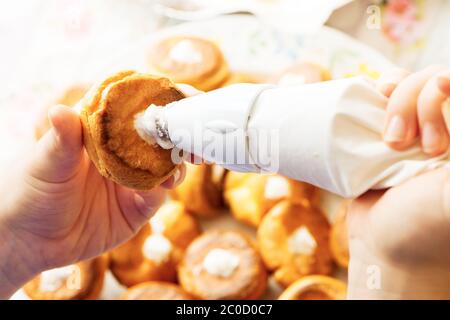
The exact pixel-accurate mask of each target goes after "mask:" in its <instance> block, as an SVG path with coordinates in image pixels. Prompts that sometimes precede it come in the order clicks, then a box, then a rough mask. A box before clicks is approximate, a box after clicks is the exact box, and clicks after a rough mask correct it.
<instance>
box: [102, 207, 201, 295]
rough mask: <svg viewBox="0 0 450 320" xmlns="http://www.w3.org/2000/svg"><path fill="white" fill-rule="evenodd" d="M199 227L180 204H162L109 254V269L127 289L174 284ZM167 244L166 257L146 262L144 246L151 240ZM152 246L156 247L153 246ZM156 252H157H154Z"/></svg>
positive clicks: (150, 259)
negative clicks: (146, 222)
mask: <svg viewBox="0 0 450 320" xmlns="http://www.w3.org/2000/svg"><path fill="white" fill-rule="evenodd" d="M200 232H201V231H200V226H199V225H198V223H197V221H196V220H195V219H194V218H193V217H192V216H191V215H189V214H188V213H187V212H186V210H185V208H184V206H183V205H182V204H181V203H179V202H175V201H173V202H170V203H166V204H164V205H163V206H162V207H161V208H160V209H159V210H158V211H157V212H156V214H155V215H154V216H153V217H152V219H151V220H150V223H149V224H146V225H145V226H144V227H143V228H142V229H141V230H140V231H139V232H138V234H137V235H136V236H134V237H133V238H132V239H131V240H129V241H128V242H126V243H124V244H123V245H121V246H120V247H118V248H116V249H114V250H113V251H111V254H110V255H111V264H110V269H111V272H112V273H113V274H114V276H115V277H116V279H117V280H118V281H119V282H120V283H121V284H123V285H125V286H127V287H131V286H134V285H136V284H139V283H142V282H147V281H169V282H175V281H176V275H177V274H176V268H177V266H178V264H179V262H180V260H181V258H182V257H183V254H184V251H185V249H186V248H187V246H188V245H189V243H190V242H191V241H192V240H193V239H194V238H196V237H197V236H198V235H199V234H200ZM155 235H156V236H158V237H159V236H162V237H163V238H162V239H163V241H169V242H170V248H169V250H168V251H167V254H166V255H167V257H165V258H164V259H161V260H159V259H157V258H158V256H156V259H155V258H153V259H152V258H151V257H150V258H149V257H148V256H146V255H145V252H144V251H145V250H146V249H145V243H146V241H147V239H149V238H150V237H152V236H155ZM154 245H156V246H157V245H158V242H156V243H155V244H154ZM153 249H156V250H158V248H153Z"/></svg>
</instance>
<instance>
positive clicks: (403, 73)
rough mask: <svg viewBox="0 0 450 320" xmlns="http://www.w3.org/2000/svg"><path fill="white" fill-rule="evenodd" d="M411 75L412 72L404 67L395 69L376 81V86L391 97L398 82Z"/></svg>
mask: <svg viewBox="0 0 450 320" xmlns="http://www.w3.org/2000/svg"><path fill="white" fill-rule="evenodd" d="M409 75H410V72H409V71H407V70H404V69H400V68H398V69H394V70H392V71H390V72H387V73H384V74H382V75H381V77H380V78H379V79H378V80H377V82H376V88H377V90H378V91H380V92H381V93H382V94H383V95H385V96H386V97H390V96H391V94H392V92H393V91H394V90H395V88H397V86H398V84H399V83H400V82H401V81H402V80H403V79H405V78H406V77H407V76H409Z"/></svg>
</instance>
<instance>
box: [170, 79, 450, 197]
mask: <svg viewBox="0 0 450 320" xmlns="http://www.w3.org/2000/svg"><path fill="white" fill-rule="evenodd" d="M240 86H244V85H234V86H233V90H229V89H227V88H225V89H219V90H216V91H213V92H211V93H205V94H202V95H198V96H196V97H193V98H188V99H184V100H181V101H180V102H175V103H172V104H171V106H170V108H167V110H170V113H167V116H168V118H167V119H166V120H167V121H168V124H169V128H171V132H170V135H171V138H172V133H175V132H176V131H178V132H184V133H183V137H184V138H185V137H188V136H189V135H191V137H194V136H195V135H196V134H198V132H203V133H205V132H207V129H208V121H211V120H213V119H214V123H218V122H220V121H218V119H220V118H221V116H222V117H224V118H225V119H228V120H230V119H231V120H233V119H241V120H242V117H239V116H238V114H239V110H240V108H241V109H242V114H243V115H246V114H248V110H249V109H250V110H251V113H250V118H249V120H248V123H247V125H243V124H242V123H241V124H240V125H239V127H240V128H245V129H246V130H247V133H246V138H245V139H240V140H237V141H238V142H239V146H236V145H233V143H235V142H236V140H235V139H234V140H233V139H227V138H226V137H227V135H229V134H230V133H229V132H227V130H215V131H217V132H218V135H219V139H218V140H219V141H220V142H221V143H225V146H224V150H225V151H226V153H227V154H226V160H227V161H229V160H230V159H243V158H246V159H248V160H249V161H250V163H249V162H245V163H241V162H238V163H236V162H234V163H229V162H228V163H226V164H225V165H224V166H225V167H228V168H232V169H234V170H239V171H251V172H257V171H261V170H262V171H266V172H277V173H280V174H282V175H284V176H287V177H291V178H293V179H296V180H300V181H304V182H308V183H311V184H313V185H316V186H318V187H320V188H322V189H326V190H328V191H330V192H332V193H335V194H338V195H341V196H343V197H346V198H353V197H357V196H359V195H361V194H362V193H364V192H366V191H367V190H369V189H383V188H388V187H392V186H395V185H398V184H399V183H401V182H403V181H405V180H407V179H408V178H411V177H412V176H415V175H417V174H420V173H422V172H424V171H427V170H431V169H434V168H437V167H441V166H443V165H447V164H448V153H447V154H445V155H444V156H440V157H436V158H428V157H427V156H426V155H425V154H423V153H422V151H421V148H420V146H419V145H418V144H417V145H415V146H413V147H411V148H410V149H408V150H406V151H401V152H400V151H395V150H393V149H390V148H389V147H388V146H387V145H386V144H385V143H384V142H383V141H382V139H381V133H382V130H383V127H384V120H385V113H386V112H385V105H386V103H387V98H385V97H384V96H383V95H381V94H380V93H379V92H377V91H376V90H375V88H374V87H373V84H372V83H370V82H369V81H368V80H366V79H365V78H362V77H355V78H349V79H342V80H334V81H328V82H322V83H317V84H310V85H295V86H286V87H276V88H270V87H268V88H263V89H265V90H263V91H262V92H261V93H260V94H259V96H258V97H257V98H256V100H255V101H253V100H252V99H248V94H244V93H245V91H246V90H239V88H240ZM249 86H251V85H249V84H246V85H245V87H246V89H250V88H251V87H249ZM255 86H257V85H255ZM255 88H258V89H261V87H260V86H259V87H255ZM249 91H255V90H249ZM221 92H223V93H228V94H221ZM241 94H242V99H240V97H241ZM200 97H201V99H200ZM218 99H220V100H218ZM243 101H246V103H243ZM247 104H253V105H252V106H251V107H250V108H249V106H248V105H247ZM188 110H195V113H189V112H187V111H188ZM182 111H183V112H182ZM231 111H232V112H231ZM246 117H247V116H246ZM193 119H195V122H197V123H198V124H200V127H198V126H195V125H193V122H194V120H193ZM219 127H220V126H219ZM209 129H211V128H209ZM222 131H223V132H222ZM220 135H222V136H220ZM182 140H183V139H182ZM187 140H189V139H187ZM204 140H205V138H204V137H203V139H201V138H200V139H198V138H197V139H195V138H194V139H192V140H189V142H190V143H192V144H194V145H196V144H197V142H199V144H202V143H203V142H204ZM269 140H270V141H269ZM268 141H269V143H268ZM175 144H176V145H177V147H179V148H182V149H185V150H186V149H188V150H189V151H191V152H192V150H195V151H196V152H194V153H195V154H197V155H200V156H201V155H203V157H204V156H205V154H206V151H205V150H206V148H209V147H210V145H206V146H205V145H204V143H203V145H202V146H198V147H199V148H196V147H197V145H196V146H195V147H194V148H192V146H191V145H190V144H186V143H184V144H183V143H180V144H177V143H175ZM243 144H245V146H242V145H243ZM219 145H221V144H219ZM266 150H269V151H270V153H268V155H266V156H265V154H264V152H265V151H266ZM208 151H210V150H208ZM229 152H234V153H235V154H233V155H232V156H230V154H229ZM243 152H245V156H246V157H243V156H242V153H243ZM218 154H219V155H220V157H219V156H217V155H218ZM248 155H249V157H247V156H248ZM214 156H216V158H217V159H214ZM207 159H208V160H209V161H212V162H218V163H223V162H222V161H223V159H224V157H223V154H221V153H220V152H219V153H215V154H214V153H210V152H209V153H208V157H207Z"/></svg>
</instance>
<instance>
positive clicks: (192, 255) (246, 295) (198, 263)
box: [178, 230, 267, 300]
mask: <svg viewBox="0 0 450 320" xmlns="http://www.w3.org/2000/svg"><path fill="white" fill-rule="evenodd" d="M215 249H221V250H225V251H226V252H229V253H230V254H232V255H234V256H236V257H238V263H237V265H236V266H235V267H236V268H235V269H233V271H232V273H231V274H228V275H226V276H219V275H215V274H211V273H209V272H208V271H207V270H205V268H204V261H205V258H206V257H207V255H208V254H209V253H210V252H211V251H212V250H215ZM178 276H179V280H180V284H181V286H182V287H183V289H184V290H186V291H187V292H188V293H190V294H192V295H193V296H194V297H197V298H199V299H208V300H224V299H227V300H228V299H236V300H237V299H239V300H240V299H244V300H246V299H257V298H259V297H260V296H261V295H262V294H263V293H264V291H265V288H266V285H267V272H266V270H265V268H264V264H263V262H262V260H261V258H260V256H259V254H258V252H257V250H256V248H255V246H254V245H253V243H252V242H251V240H250V239H249V238H248V237H247V236H245V235H243V234H241V233H239V232H235V231H218V230H216V231H210V232H207V233H204V234H203V235H202V236H200V237H198V238H197V239H196V240H194V241H193V242H192V243H191V245H190V246H189V247H188V249H187V251H186V254H185V256H184V258H183V260H182V262H181V264H180V267H179V274H178Z"/></svg>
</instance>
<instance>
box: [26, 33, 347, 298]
mask: <svg viewBox="0 0 450 320" xmlns="http://www.w3.org/2000/svg"><path fill="white" fill-rule="evenodd" d="M149 61H150V63H149V64H150V73H151V74H154V75H157V76H163V77H165V78H169V79H171V80H172V81H173V82H175V83H187V84H190V85H192V86H194V87H196V88H198V89H200V90H203V91H208V90H213V89H216V88H219V87H223V86H226V85H229V84H231V83H237V82H277V83H283V84H286V83H311V82H317V81H324V80H328V79H329V77H330V76H329V74H328V72H327V71H326V70H325V69H324V68H322V67H321V66H317V65H314V64H311V63H306V62H302V63H298V64H296V65H294V66H292V67H291V68H289V69H288V70H285V71H283V72H282V73H280V75H278V76H276V77H273V78H271V79H267V78H266V79H264V78H262V77H260V76H256V75H244V74H242V73H237V72H233V71H231V70H230V68H229V67H228V64H227V61H226V59H225V57H224V55H223V54H222V52H221V50H220V48H219V47H218V46H217V45H216V44H214V43H213V42H212V41H210V40H206V39H200V38H195V37H180V36H178V37H169V38H166V39H163V40H161V41H160V42H159V43H157V44H156V45H154V47H153V48H152V51H151V53H150V55H149ZM155 79H156V78H153V77H150V76H145V75H142V74H136V73H132V72H131V73H121V74H117V75H116V76H115V78H114V77H111V78H109V79H107V81H104V82H102V84H101V85H99V86H97V87H96V88H97V89H95V90H93V89H91V90H90V92H91V93H90V94H88V98H89V99H87V98H86V96H85V97H84V98H83V99H84V100H85V101H89V103H85V105H88V107H86V108H85V109H86V110H87V111H86V112H89V108H91V109H93V106H95V107H96V108H97V109H95V111H96V112H95V116H97V117H98V116H99V114H100V115H101V114H102V112H103V113H105V112H109V114H108V116H109V118H110V119H111V116H112V115H115V114H116V113H114V111H117V110H116V109H114V110H113V109H111V110H107V109H105V110H100V111H101V112H99V109H98V108H99V105H100V106H102V105H104V106H107V107H105V108H115V107H111V106H115V105H117V106H120V107H122V106H123V105H131V104H132V103H134V105H133V106H134V107H135V109H136V110H135V111H136V112H138V111H142V110H141V109H142V108H141V105H142V107H146V106H148V105H149V104H150V103H149V102H151V103H153V100H154V99H156V98H155V97H159V98H160V99H161V95H160V94H159V92H163V91H164V90H165V91H164V92H166V91H167V90H169V89H170V90H172V96H171V98H170V99H172V100H177V99H179V98H182V97H181V96H179V93H178V92H177V91H176V90H175V89H173V88H171V87H170V85H167V84H164V83H162V82H161V80H159V79H157V80H155ZM169 87H170V88H169ZM105 88H106V89H105ZM167 88H169V89H167ZM119 89H120V90H122V91H124V90H125V91H126V92H127V94H126V95H123V94H122V95H120V99H119V98H117V96H119V95H115V94H114V92H115V91H118V90H119ZM143 90H146V93H145V94H144V95H143V97H142V99H138V98H137V97H138V96H139V93H140V92H141V91H143ZM85 92H86V89H84V88H83V87H74V88H72V89H70V90H68V91H67V92H66V94H65V95H64V96H63V97H62V98H61V99H60V100H59V101H58V102H59V103H63V104H67V105H73V104H75V103H76V102H77V101H79V100H80V99H81V98H82V97H83V96H84V95H85ZM130 92H131V93H130ZM149 92H150V93H149ZM146 95H150V97H149V98H148V99H147V96H146ZM165 96H167V95H165ZM101 99H107V100H108V101H107V103H103V102H102V101H101ZM121 99H122V100H123V99H129V100H130V101H134V100H136V102H128V100H127V102H126V103H125V104H124V100H123V101H122V100H121ZM152 99H153V100H152ZM94 102H96V103H94ZM163 102H164V101H163ZM166 103H167V102H166ZM138 105H139V108H138ZM117 108H119V107H117ZM122 108H123V107H122ZM86 112H85V113H86ZM133 112H134V111H133ZM92 114H94V112H92ZM92 114H89V113H87V115H86V117H85V118H86V119H85V120H83V119H84V118H83V112H82V113H81V116H82V122H83V125H84V127H85V128H84V129H85V136H86V137H87V138H88V139H89V140H88V141H87V149H88V153H89V154H90V155H91V158H92V160H93V162H94V163H95V164H96V166H97V168H98V169H99V172H100V173H102V174H103V175H105V176H106V177H108V178H111V179H113V180H115V181H116V182H118V183H122V184H125V185H127V186H130V187H136V188H138V189H145V188H147V187H149V186H150V185H149V183H150V182H148V181H151V184H155V183H157V182H160V181H161V180H162V179H165V178H166V177H167V176H168V174H170V173H173V167H171V166H168V167H167V170H166V171H167V172H164V173H163V174H161V175H160V176H157V175H156V174H155V172H152V170H153V167H152V165H153V163H154V159H155V158H151V157H150V158H149V159H148V161H149V163H148V173H146V174H148V175H150V174H151V175H152V176H151V177H153V178H154V179H153V180H152V179H150V180H149V179H142V171H143V170H142V169H140V170H139V172H140V174H141V176H138V177H135V176H133V173H134V171H132V169H135V168H131V167H127V168H126V169H127V170H128V171H126V170H123V168H119V169H120V170H119V169H117V166H116V167H115V166H114V162H113V160H114V159H113V158H112V157H111V156H110V155H109V154H108V157H106V156H105V157H104V158H102V157H103V155H102V153H104V152H106V151H108V152H109V153H111V152H112V151H114V152H115V154H114V156H115V157H118V158H121V159H122V160H124V161H121V165H123V163H127V162H126V160H128V158H129V156H130V153H129V148H134V147H135V145H139V146H140V148H141V149H140V150H139V151H142V153H140V154H151V152H155V148H153V149H152V148H150V147H149V146H148V145H146V144H145V142H143V141H140V140H139V141H138V139H139V138H138V137H137V136H136V134H135V133H131V131H130V132H129V136H133V139H135V140H134V141H136V142H135V143H134V144H133V145H130V146H128V148H126V151H127V152H128V153H127V152H125V151H123V150H122V149H124V147H123V146H122V145H120V146H119V147H118V148H116V149H114V150H112V149H108V150H106V151H105V150H103V149H102V150H100V149H99V148H98V146H97V145H96V141H95V136H90V134H89V130H90V128H91V127H92V126H96V125H97V122H95V121H97V119H96V118H92ZM117 114H120V115H121V116H122V114H127V110H121V112H120V113H117ZM117 117H119V115H117ZM127 117H129V118H131V116H130V115H127ZM113 120H114V119H113ZM123 120H124V119H120V118H117V121H118V122H119V121H122V122H123ZM114 121H115V120H114ZM122 122H121V123H122ZM98 123H102V122H101V121H98ZM47 129H48V123H45V122H42V123H41V125H40V126H38V127H37V129H36V136H37V137H39V136H41V135H42V134H43V133H44V132H45V131H46V130H47ZM122 129H123V130H121V132H120V134H123V131H126V130H128V128H127V126H126V125H124V126H123V128H122ZM86 130H87V134H86ZM105 130H106V129H105ZM108 136H111V137H113V138H114V132H110V134H109V135H108ZM135 136H136V137H135ZM136 139H137V140H136ZM98 144H99V143H98ZM108 145H109V146H111V145H115V144H112V143H110V144H108ZM145 148H147V149H148V150H144V149H145ZM146 152H148V153H146ZM93 154H95V157H94V158H93V156H92V155H93ZM157 158H158V159H161V157H157ZM145 161H147V159H144V160H143V161H140V162H139V163H138V164H139V165H143V164H142V163H144V165H145ZM131 164H133V162H132V161H129V166H131ZM107 166H109V167H107ZM115 169H117V170H116V171H117V172H118V173H117V174H116V173H115V171H114V170H115ZM125 171H126V172H127V174H126V179H124V178H123V176H120V174H123V172H125ZM169 197H170V200H168V201H167V202H166V203H165V204H164V206H163V207H161V208H160V209H159V210H158V211H157V213H156V214H155V215H154V216H153V217H152V218H151V220H150V221H149V223H148V224H146V225H145V226H144V227H143V228H142V229H141V230H140V231H139V232H138V233H137V234H136V235H135V236H134V237H133V238H132V239H130V240H129V241H128V242H126V243H124V244H122V245H121V246H119V247H117V248H115V249H114V250H112V251H111V252H109V253H107V254H105V255H103V256H101V257H97V258H95V259H92V260H89V261H83V262H80V263H77V264H75V265H71V266H66V267H63V268H58V269H53V270H49V271H46V272H43V273H42V274H40V275H39V276H38V277H36V278H35V279H33V280H32V281H30V282H29V283H28V284H26V285H25V287H24V290H25V292H26V293H27V295H28V296H29V297H30V298H32V299H97V298H99V297H100V294H101V291H102V289H103V284H104V278H105V273H106V272H107V271H108V270H109V271H110V272H111V273H112V275H113V276H114V277H115V279H116V280H117V281H118V282H119V283H120V284H121V285H123V286H124V287H126V288H127V289H126V291H125V292H124V293H123V294H122V295H121V296H120V297H118V298H120V299H132V300H137V299H259V298H264V297H265V292H266V291H267V288H268V281H269V279H271V281H275V282H276V283H277V284H278V285H279V286H281V287H282V288H284V291H283V292H282V293H281V295H280V296H279V298H280V299H293V300H297V299H298V300H304V299H344V298H345V295H346V285H345V283H344V282H342V281H341V280H339V279H336V278H334V277H332V275H333V274H334V273H335V271H336V269H337V267H340V268H343V269H345V268H347V266H348V243H347V230H346V223H345V217H346V211H347V209H346V208H347V206H346V205H343V206H342V208H341V210H340V211H339V213H338V214H337V215H335V219H334V221H333V223H331V224H330V222H329V220H328V219H327V217H326V216H325V214H324V213H323V212H322V211H321V209H320V206H319V204H320V190H318V189H317V188H315V187H314V186H311V185H308V184H305V183H302V182H298V181H293V180H291V179H288V178H285V177H282V176H279V175H261V174H255V173H237V172H229V171H226V170H224V169H223V168H222V167H220V166H217V165H212V164H205V163H202V164H199V165H194V164H190V163H187V164H186V177H185V179H184V181H183V183H182V184H181V185H179V186H178V187H177V188H176V189H174V190H172V191H170V193H169ZM227 214H231V216H232V217H233V218H234V219H235V220H236V224H239V223H241V224H243V225H247V226H248V229H249V230H250V232H245V233H243V232H241V231H237V228H228V229H227V228H215V227H214V219H218V218H220V217H221V216H223V215H227ZM205 221H208V222H209V221H212V223H209V225H212V226H213V227H208V228H207V230H202V227H201V226H202V225H204V224H205V223H204V222H205Z"/></svg>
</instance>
